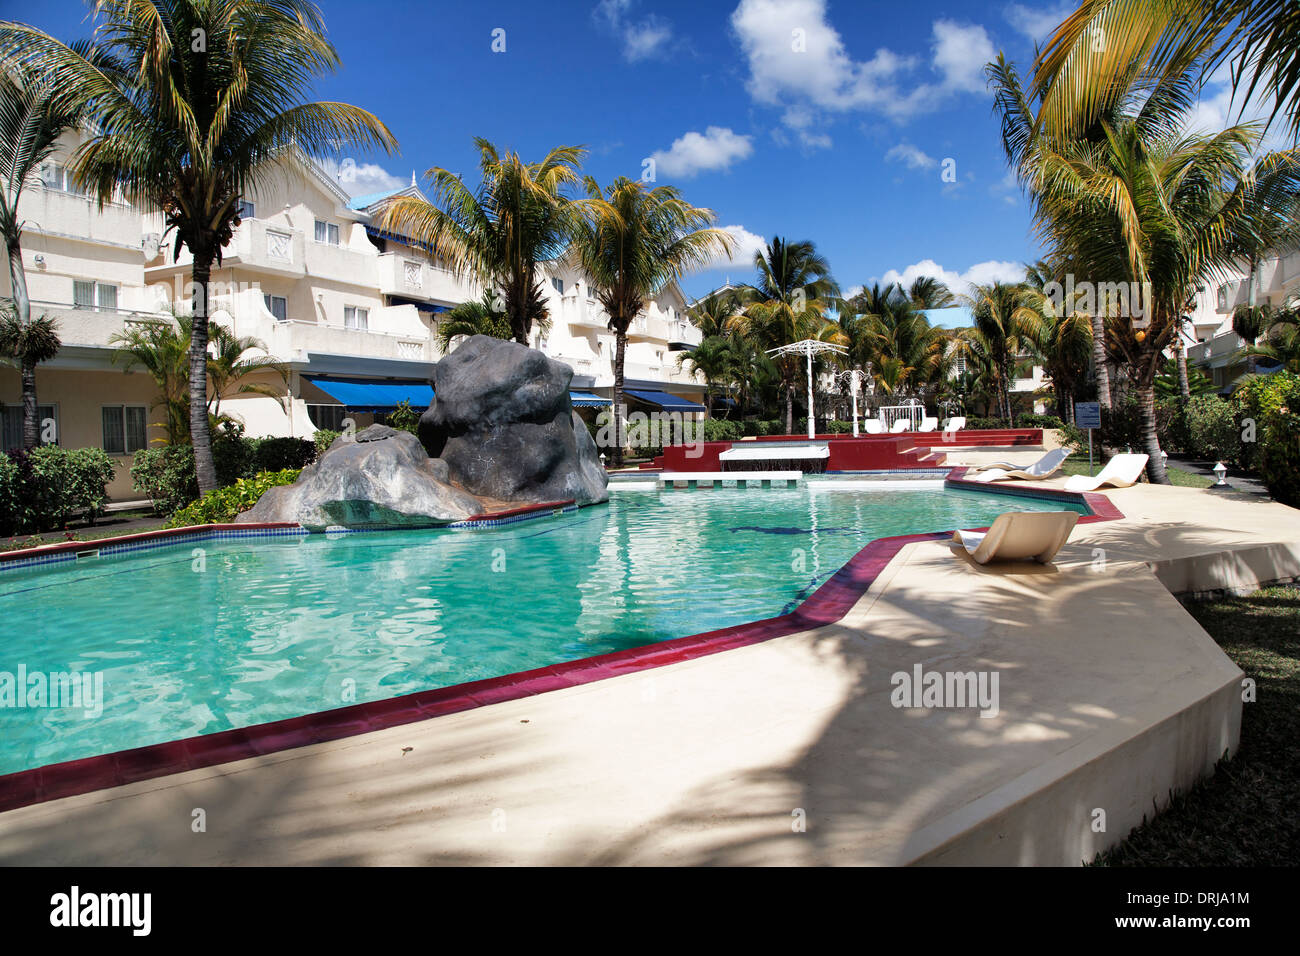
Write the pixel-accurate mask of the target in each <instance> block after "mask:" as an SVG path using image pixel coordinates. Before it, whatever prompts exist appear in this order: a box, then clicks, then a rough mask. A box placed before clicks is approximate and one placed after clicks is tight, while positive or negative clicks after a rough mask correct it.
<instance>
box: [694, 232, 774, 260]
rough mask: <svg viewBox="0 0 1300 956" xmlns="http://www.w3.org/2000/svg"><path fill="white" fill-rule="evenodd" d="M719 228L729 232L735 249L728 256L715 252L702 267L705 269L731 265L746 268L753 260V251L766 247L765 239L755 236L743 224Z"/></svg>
mask: <svg viewBox="0 0 1300 956" xmlns="http://www.w3.org/2000/svg"><path fill="white" fill-rule="evenodd" d="M721 229H722V231H723V232H726V233H730V234H731V236H732V238H734V239H735V240H736V246H735V249H734V251H733V252H732V253H731V255H730V256H728V255H726V254H725V253H717V254H715V255H714V257H713V261H712V262H710V263H709V264H708V265H706V266H705V267H704V270H705V271H708V270H711V269H726V268H728V267H731V266H743V267H745V268H748V267H749V266H750V265H751V264H752V263H753V261H754V253H756V252H760V251H761V250H763V249H765V248H766V247H767V240H766V239H764V238H763V237H762V236H756V235H755V234H754V233H752V232H750V231H749V230H748V229H746V228H745V227H744V226H722V227H721Z"/></svg>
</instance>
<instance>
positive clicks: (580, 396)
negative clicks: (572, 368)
mask: <svg viewBox="0 0 1300 956" xmlns="http://www.w3.org/2000/svg"><path fill="white" fill-rule="evenodd" d="M569 402H570V404H572V405H573V407H574V408H595V407H596V406H598V405H609V404H611V402H610V400H609V399H608V398H601V397H600V396H599V395H593V394H591V392H570V393H569Z"/></svg>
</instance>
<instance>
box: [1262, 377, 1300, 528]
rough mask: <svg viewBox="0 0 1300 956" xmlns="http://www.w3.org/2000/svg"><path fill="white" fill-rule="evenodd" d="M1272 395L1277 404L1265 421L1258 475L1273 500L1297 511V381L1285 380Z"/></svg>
mask: <svg viewBox="0 0 1300 956" xmlns="http://www.w3.org/2000/svg"><path fill="white" fill-rule="evenodd" d="M1279 374H1280V373H1279ZM1275 394H1276V396H1277V398H1279V399H1280V401H1279V403H1278V405H1277V406H1276V407H1275V408H1273V409H1271V410H1270V411H1269V412H1268V414H1267V417H1266V418H1265V419H1264V426H1263V430H1262V431H1263V440H1262V441H1261V442H1259V445H1260V447H1259V449H1258V458H1259V474H1260V477H1261V478H1263V479H1264V485H1265V486H1266V487H1267V488H1268V493H1269V494H1270V495H1272V496H1273V498H1274V499H1275V500H1277V501H1280V502H1282V504H1284V505H1290V506H1291V507H1292V508H1300V377H1296V376H1291V377H1290V378H1288V379H1285V380H1284V381H1283V383H1282V387H1280V388H1278V389H1277V391H1276V393H1275Z"/></svg>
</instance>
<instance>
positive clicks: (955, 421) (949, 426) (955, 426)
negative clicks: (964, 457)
mask: <svg viewBox="0 0 1300 956" xmlns="http://www.w3.org/2000/svg"><path fill="white" fill-rule="evenodd" d="M965 427H966V416H965V415H954V416H953V417H952V418H950V419H948V420H947V421H946V422H944V425H943V430H944V431H946V432H959V431H961V430H962V429H963V428H965Z"/></svg>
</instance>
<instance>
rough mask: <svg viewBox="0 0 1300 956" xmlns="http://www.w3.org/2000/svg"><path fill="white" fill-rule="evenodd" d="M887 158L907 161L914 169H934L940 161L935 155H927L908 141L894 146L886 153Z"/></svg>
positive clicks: (894, 160)
mask: <svg viewBox="0 0 1300 956" xmlns="http://www.w3.org/2000/svg"><path fill="white" fill-rule="evenodd" d="M885 159H886V161H889V162H899V163H905V164H907V165H908V166H909V167H911V168H912V169H933V168H934V167H935V166H937V165H938V161H937V160H936V159H934V157H932V156H928V155H926V154H925V153H923V152H922V151H921V150H920V149H918V148H917V147H916V146H913V145H912V144H911V143H909V142H906V141H904V142H901V143H899V144H898V145H896V146H894V147H892V148H891V149H890V150H889V152H887V153H885Z"/></svg>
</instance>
